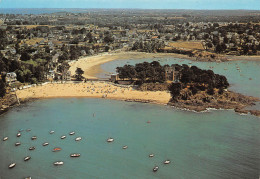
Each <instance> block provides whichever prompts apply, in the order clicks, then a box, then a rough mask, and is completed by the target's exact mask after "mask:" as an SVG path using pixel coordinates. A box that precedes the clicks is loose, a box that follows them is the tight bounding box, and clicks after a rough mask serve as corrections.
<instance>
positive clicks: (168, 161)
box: [163, 160, 171, 164]
mask: <svg viewBox="0 0 260 179" xmlns="http://www.w3.org/2000/svg"><path fill="white" fill-rule="evenodd" d="M163 163H164V164H169V163H171V161H170V160H165V161H164V162H163Z"/></svg>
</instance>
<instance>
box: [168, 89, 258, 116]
mask: <svg viewBox="0 0 260 179" xmlns="http://www.w3.org/2000/svg"><path fill="white" fill-rule="evenodd" d="M182 95H184V94H182ZM185 95H187V94H185ZM186 97H187V96H185V98H186ZM257 101H260V100H259V99H258V98H256V97H251V96H245V95H242V94H239V93H235V92H232V91H227V92H225V93H223V94H221V95H220V94H214V95H208V94H207V93H205V92H200V93H198V94H196V95H189V96H188V97H187V99H186V100H183V99H181V97H180V98H178V99H177V100H171V101H170V102H169V103H168V105H171V106H174V107H177V108H180V109H188V110H193V111H197V112H202V111H206V110H207V109H209V108H214V109H234V111H235V112H238V113H241V114H251V115H255V116H258V117H259V116H260V111H259V110H246V109H245V108H246V107H248V106H252V105H254V104H255V102H257Z"/></svg>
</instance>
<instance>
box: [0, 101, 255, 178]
mask: <svg viewBox="0 0 260 179" xmlns="http://www.w3.org/2000/svg"><path fill="white" fill-rule="evenodd" d="M93 113H94V115H93ZM147 121H151V123H147ZM27 128H30V129H31V131H30V132H26V131H23V132H22V136H21V137H20V138H17V137H16V133H17V131H18V130H19V129H27ZM259 129H260V121H259V118H257V117H254V116H250V115H247V116H241V115H239V114H236V113H234V112H233V111H230V110H229V111H228V110H225V111H212V112H210V113H199V114H198V113H193V112H188V111H181V110H177V109H173V108H171V107H167V106H160V105H153V104H142V103H127V102H122V101H114V100H105V99H87V98H81V99H76V98H72V99H48V100H38V101H35V102H31V103H27V104H26V105H22V106H21V107H16V108H13V109H11V110H10V111H9V112H8V113H6V114H4V115H2V116H0V136H1V138H2V137H4V136H8V137H9V139H8V140H7V141H5V142H3V141H2V140H1V141H0V150H1V153H0V161H1V162H0V178H3V179H5V178H23V177H26V176H32V178H37V179H41V178H54V179H55V178H57V179H61V178H62V179H63V178H64V179H71V178H113V179H114V178H120V179H121V178H142V179H143V178H147V179H150V178H166V179H168V178H169V179H170V178H184V179H186V178H187V179H190V178H195V179H197V178H198V179H204V178H205V179H209V178H210V179H215V178H216V179H217V178H236V179H237V178H238V179H239V178H241V179H242V178H243V179H244V178H248V179H249V178H250V179H257V178H258V177H259V171H260V139H259V136H260V130H259ZM50 130H54V131H55V133H54V134H52V135H51V134H49V131H50ZM71 131H75V132H76V134H75V135H74V136H69V135H68V133H69V132H71ZM34 135H36V136H37V137H38V139H37V140H35V141H32V140H31V139H30V138H31V137H32V136H34ZM62 135H67V138H66V139H64V140H61V139H60V136H62ZM78 136H81V137H82V140H81V141H79V142H76V141H75V140H74V139H75V138H76V137H78ZM108 137H113V138H114V139H115V141H114V142H113V143H107V142H106V139H107V138H108ZM17 141H20V142H21V143H22V144H21V146H18V147H15V146H14V144H15V142H17ZM44 142H49V145H48V146H46V147H43V146H42V143H44ZM124 145H128V149H126V150H123V149H122V146H124ZM31 146H35V147H36V149H35V150H34V151H29V150H28V148H29V147H31ZM54 147H61V148H62V151H60V152H56V153H54V152H52V151H51V150H52V149H53V148H54ZM71 153H81V157H80V158H70V157H69V155H70V154H71ZM150 153H154V154H155V157H153V158H149V157H148V155H149V154H150ZM27 155H30V156H31V157H32V159H31V160H29V161H27V162H24V161H23V158H24V157H25V156H27ZM166 159H170V160H171V164H169V165H164V164H163V161H164V160H166ZM59 160H62V161H64V165H63V166H53V162H55V161H59ZM11 162H16V163H17V166H16V167H15V168H13V169H8V165H9V164H10V163H11ZM155 165H158V166H159V167H160V168H159V170H158V172H157V173H153V172H152V168H153V167H154V166H155Z"/></svg>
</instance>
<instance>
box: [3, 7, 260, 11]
mask: <svg viewBox="0 0 260 179" xmlns="http://www.w3.org/2000/svg"><path fill="white" fill-rule="evenodd" d="M0 9H111V10H113V9H114V10H119V9H122V10H123V9H125V10H131V9H133V10H209V11H219V10H229V11H238V10H242V11H260V9H188V8H187V9H185V8H183V9H182V8H176V9H166V8H109V7H108V8H99V7H96V8H95V7H90V8H83V7H69V8H67V7H33V8H32V7H21V8H18V7H15V8H11V7H0Z"/></svg>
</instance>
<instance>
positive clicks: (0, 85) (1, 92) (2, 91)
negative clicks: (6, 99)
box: [0, 79, 6, 97]
mask: <svg viewBox="0 0 260 179" xmlns="http://www.w3.org/2000/svg"><path fill="white" fill-rule="evenodd" d="M5 93H6V90H5V83H4V82H3V80H2V79H0V97H3V96H4V95H5Z"/></svg>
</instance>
